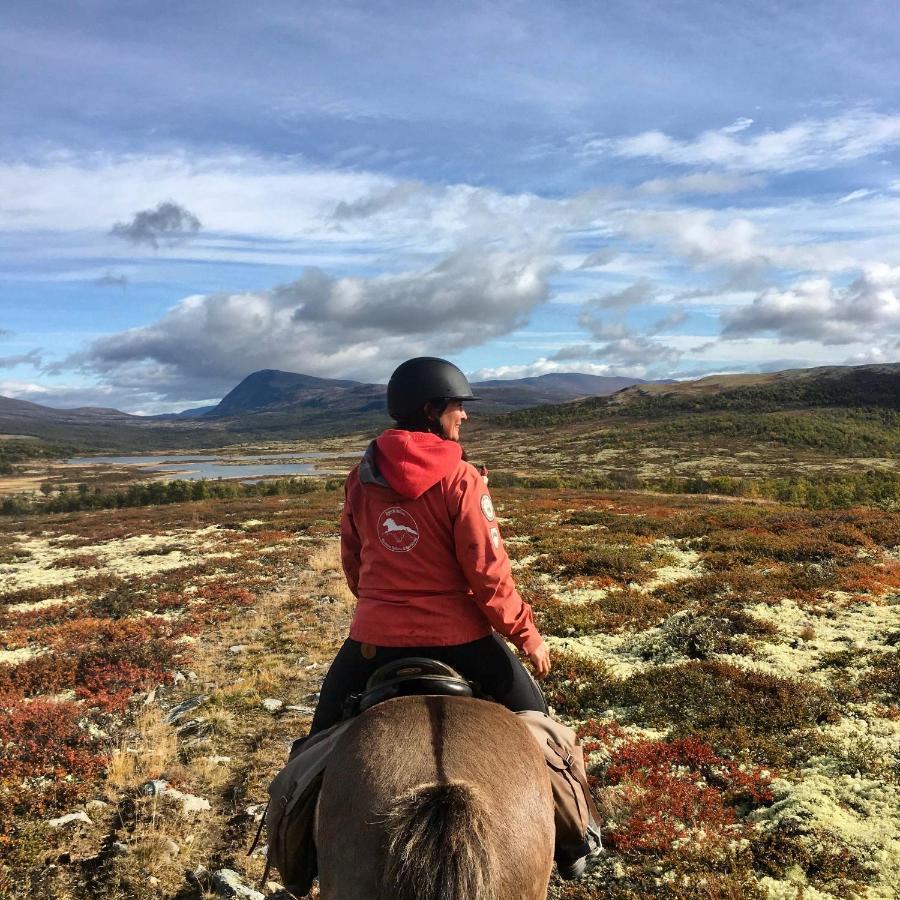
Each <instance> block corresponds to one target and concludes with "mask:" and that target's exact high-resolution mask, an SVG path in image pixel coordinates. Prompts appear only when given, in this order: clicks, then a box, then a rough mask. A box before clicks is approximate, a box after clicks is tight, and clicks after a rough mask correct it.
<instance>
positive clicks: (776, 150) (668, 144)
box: [584, 110, 900, 172]
mask: <svg viewBox="0 0 900 900" xmlns="http://www.w3.org/2000/svg"><path fill="white" fill-rule="evenodd" d="M744 121H745V120H739V123H740V124H741V126H742V127H740V128H737V129H735V126H734V125H731V126H726V127H725V128H719V129H717V130H710V131H705V132H703V133H702V134H700V135H699V136H698V137H696V138H694V139H688V140H679V139H678V138H674V137H670V136H669V135H667V134H665V133H664V132H662V131H645V132H643V133H641V134H637V135H634V136H632V137H620V138H600V139H595V140H592V141H589V142H588V143H587V145H586V146H585V149H584V152H585V153H586V154H588V155H606V154H609V155H612V156H620V157H626V158H643V159H653V160H657V161H658V162H662V163H668V164H671V165H682V166H704V167H709V166H713V167H718V168H722V169H726V170H728V171H732V172H802V171H809V170H823V169H831V168H835V167H836V166H840V165H843V164H845V163H849V162H854V161H856V160H859V159H863V158H865V157H868V156H872V155H875V154H878V153H881V152H883V151H884V150H888V149H890V148H892V147H895V146H897V145H898V144H900V116H897V115H883V114H879V113H874V112H869V111H866V110H857V111H853V112H849V113H845V114H844V115H841V116H836V117H834V118H831V119H803V120H801V121H799V122H796V123H794V124H793V125H790V126H788V127H787V128H783V129H781V130H780V131H772V130H770V131H764V132H762V133H749V127H750V125H749V123H747V124H744ZM736 124H737V123H736Z"/></svg>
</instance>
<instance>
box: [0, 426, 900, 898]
mask: <svg viewBox="0 0 900 900" xmlns="http://www.w3.org/2000/svg"><path fill="white" fill-rule="evenodd" d="M635 427H637V426H635ZM646 427H648V428H649V427H651V425H647V426H646ZM624 431H627V429H624ZM632 437H633V440H632V439H626V438H627V435H624V436H622V435H620V437H619V438H616V439H612V438H611V437H610V435H609V434H608V433H607V432H606V431H603V429H597V430H596V431H594V432H586V431H584V430H581V431H578V432H577V433H575V432H573V433H569V432H567V431H566V426H565V424H562V425H560V424H559V423H555V424H553V426H552V428H547V429H543V428H541V427H537V426H535V427H528V428H522V429H519V430H516V431H512V432H511V431H506V432H505V433H504V434H502V435H498V434H488V433H487V432H486V431H479V430H478V429H477V428H476V429H473V433H472V437H471V439H470V442H469V452H470V455H471V456H472V457H473V458H475V459H477V461H479V462H480V461H481V459H482V458H483V459H485V460H486V461H487V462H488V464H489V465H490V466H491V467H492V468H493V469H494V472H495V474H494V476H493V477H492V480H491V488H492V490H493V493H494V500H495V506H496V508H497V511H498V516H499V520H500V526H501V529H502V531H503V535H504V539H505V542H506V546H507V549H508V551H509V553H510V556H511V557H512V560H513V566H514V571H515V575H516V577H517V580H518V583H519V586H520V588H521V590H522V593H523V594H524V595H525V596H526V598H527V599H529V600H530V601H531V602H532V603H533V605H534V607H535V613H536V616H537V618H538V620H539V623H540V626H541V628H542V630H543V632H544V634H545V635H546V637H547V640H548V642H549V643H550V644H551V647H552V651H553V663H554V670H553V673H552V675H551V676H550V678H549V679H548V681H547V682H545V690H546V693H547V696H548V699H549V701H550V703H551V705H552V706H553V708H554V710H555V712H556V714H557V715H559V716H560V717H561V718H563V719H564V720H566V721H567V722H569V723H571V724H573V726H575V727H576V728H577V729H578V731H579V733H580V735H581V737H582V740H583V741H584V743H585V745H586V750H587V754H588V760H589V771H590V777H591V780H592V787H593V790H594V791H595V795H596V799H597V802H598V805H599V807H600V809H601V810H602V812H603V815H604V836H605V840H606V844H607V847H608V850H609V852H608V854H607V855H606V857H605V858H604V860H603V861H602V863H601V865H600V866H599V867H598V868H597V869H596V870H595V871H594V872H592V873H591V875H590V876H588V877H587V878H586V879H584V880H582V881H581V882H575V883H572V884H562V883H557V882H555V881H554V883H553V885H552V888H551V896H552V897H553V898H554V900H587V898H601V897H603V898H607V897H611V898H623V900H624V898H643V897H661V898H673V900H674V898H710V900H712V898H728V897H731V898H745V897H749V898H753V897H760V898H766V897H768V898H800V897H803V898H851V897H870V898H888V897H894V896H896V895H897V892H898V890H900V754H898V748H900V658H898V654H900V615H898V611H900V514H898V511H897V506H896V502H897V495H896V493H894V494H892V493H891V491H890V490H886V491H883V492H881V493H879V492H878V490H876V489H875V488H872V489H871V490H870V489H869V488H868V487H867V488H866V489H862V488H859V484H864V485H873V484H876V485H882V484H883V483H885V482H883V481H879V479H880V478H882V476H883V477H884V479H888V480H889V479H896V477H897V471H896V469H894V468H893V464H892V461H891V459H890V457H877V454H875V453H873V454H872V455H871V457H866V458H865V459H861V458H860V457H854V456H852V455H850V454H849V453H847V452H846V451H845V450H841V449H840V448H836V447H833V448H832V449H831V450H828V451H827V452H826V451H825V450H823V449H821V448H818V449H815V451H813V450H811V449H810V448H809V446H806V445H804V446H802V447H799V446H787V445H786V444H785V443H784V442H781V443H779V442H778V440H775V441H774V442H769V443H760V442H758V441H757V442H756V443H753V442H747V441H746V440H745V439H744V438H741V439H740V441H743V442H740V441H739V440H738V438H737V437H735V438H733V439H732V438H728V437H722V435H721V434H720V433H717V435H716V437H715V439H713V437H712V436H707V437H704V436H703V435H702V434H700V433H699V432H698V433H697V434H695V435H694V436H693V437H692V438H690V439H689V438H688V436H687V435H682V436H678V435H677V434H674V433H673V434H670V435H668V438H667V440H666V441H665V442H664V441H663V439H664V438H666V437H667V436H666V435H663V434H655V435H654V440H656V441H658V442H659V443H656V444H649V443H645V442H644V438H645V437H646V433H644V432H641V433H640V434H637V435H636V436H632ZM364 441H365V438H364V437H361V438H360V440H359V445H360V446H362V444H363V443H364ZM682 441H684V443H682ZM867 452H868V451H867ZM626 457H628V458H627V459H626ZM526 464H527V468H526V467H525V465H526ZM504 473H505V474H504ZM617 473H618V474H617ZM668 477H671V478H673V479H706V481H704V482H703V483H702V484H701V483H699V482H697V483H692V484H684V483H682V482H679V481H672V482H671V483H667V482H666V481H665V479H666V478H668ZM629 478H634V479H641V480H640V481H638V482H637V483H635V482H630V481H629V480H628V479H629ZM723 478H728V479H741V480H743V481H744V483H745V484H746V485H747V487H746V489H742V490H736V491H730V490H724V489H723V484H724V482H719V481H716V480H715V479H723ZM791 479H793V481H791ZM801 479H805V482H803V483H805V484H806V487H805V488H803V490H799V488H798V490H797V492H796V493H790V492H788V495H787V496H785V497H783V498H778V497H777V492H775V491H773V490H769V489H768V488H767V487H766V485H767V484H769V483H771V484H776V483H780V482H782V481H784V482H785V483H787V482H790V483H791V484H794V485H800V484H801ZM835 483H843V484H847V485H849V486H850V487H848V488H847V490H846V491H843V492H842V493H840V495H837V494H829V493H827V489H828V485H830V484H831V485H833V484H835ZM813 487H814V488H815V489H816V490H818V491H822V492H825V493H815V491H813V492H812V493H811V489H812V488H813ZM189 488H190V486H188V487H178V488H170V487H169V488H165V490H164V491H163V490H162V489H161V488H150V487H146V488H141V489H140V491H139V490H138V489H137V488H136V487H135V488H134V490H133V491H132V494H130V495H129V493H128V492H129V490H131V488H129V487H128V486H125V487H122V488H121V490H120V491H119V490H117V489H116V490H114V489H112V488H109V489H108V488H106V487H104V488H103V489H102V490H99V491H97V492H94V491H93V489H87V490H85V491H83V492H79V491H78V490H77V489H76V490H74V491H72V492H71V493H72V494H73V495H75V496H80V499H81V501H82V502H80V503H73V504H72V505H71V506H68V505H61V506H54V505H51V503H50V501H52V500H54V499H55V498H58V497H59V496H60V494H59V493H57V492H55V491H48V492H47V494H46V496H45V497H43V498H38V497H35V498H34V499H33V501H31V502H30V505H27V506H25V505H23V506H22V507H21V508H18V509H12V508H11V509H9V510H7V515H5V516H3V517H2V518H0V628H2V642H0V743H2V750H3V752H2V754H0V860H2V861H0V895H2V896H10V897H23V898H24V897H35V896H42V895H43V896H53V897H58V898H88V897H90V898H117V897H135V898H151V897H154V898H155V897H171V898H174V897H178V898H182V900H186V898H200V897H203V896H207V895H208V893H209V892H211V891H212V890H213V889H214V886H215V873H216V872H217V871H219V870H221V869H232V870H234V871H235V872H237V873H238V875H239V876H240V878H242V879H243V881H244V883H245V884H248V885H250V884H254V882H258V881H259V879H260V877H261V875H262V872H263V866H264V858H263V854H262V852H261V851H259V850H257V851H256V852H255V853H254V854H253V855H251V856H249V857H248V856H246V850H247V848H248V847H249V845H250V843H251V841H252V837H253V834H254V833H255V831H256V828H257V826H258V822H259V819H260V817H261V815H262V809H263V805H264V803H265V799H266V785H267V783H268V781H269V779H270V778H271V777H272V775H273V774H274V773H275V772H276V771H277V769H278V768H279V767H280V766H281V765H282V764H283V762H284V760H285V758H286V755H287V751H288V748H289V745H290V742H291V740H292V739H293V738H295V737H297V736H298V735H300V734H303V733H305V731H306V729H307V727H308V725H309V722H310V715H311V712H312V707H313V706H314V703H315V696H316V691H317V689H318V686H319V684H320V681H321V678H322V676H323V674H324V669H325V667H326V666H327V664H328V662H329V661H330V659H331V657H332V656H333V654H334V652H335V650H336V648H337V646H338V644H339V642H340V641H341V639H342V638H343V636H344V634H345V633H346V629H347V624H348V622H349V618H350V616H351V614H352V608H353V607H352V600H353V598H352V597H351V596H350V595H349V593H348V591H347V589H346V587H345V585H344V582H343V578H342V575H341V572H340V560H339V553H338V540H337V521H338V515H339V511H340V506H341V501H342V496H341V492H340V490H339V489H338V488H339V482H338V481H336V480H334V479H331V480H329V479H327V478H324V477H323V478H321V479H317V480H308V481H305V482H304V483H303V486H302V488H301V487H300V486H298V485H297V484H295V485H294V486H293V487H292V486H291V485H290V484H289V483H288V482H284V483H282V485H281V487H277V486H275V487H268V488H255V489H253V491H252V492H249V491H247V490H244V489H237V488H233V489H232V488H229V489H227V490H226V489H224V488H222V487H221V486H220V487H217V488H215V490H213V489H210V488H209V486H207V488H206V490H205V491H204V489H202V488H190V491H189V492H187V493H184V492H186V491H188V489H189ZM654 488H655V489H654ZM195 490H196V491H197V493H196V494H195V493H193V492H194V491H195ZM892 490H893V489H892ZM141 491H143V493H141ZM170 491H171V493H170ZM154 492H156V493H154ZM179 492H182V493H179ZM217 492H218V493H217ZM119 495H121V496H123V497H130V499H129V501H128V502H118V500H116V501H115V502H112V501H110V502H106V500H105V499H104V498H106V497H108V496H119ZM157 495H158V496H157ZM773 495H774V496H773ZM91 498H95V499H91ZM132 501H133V502H132ZM138 503H141V504H142V505H138ZM180 704H182V705H180ZM73 813H75V814H81V815H79V816H77V817H76V818H74V819H72V820H70V821H68V822H67V821H66V820H65V818H64V817H66V816H68V815H69V814H73ZM271 877H272V878H273V879H274V878H276V877H277V876H276V875H275V874H274V873H273V875H272V876H271ZM265 890H268V891H273V892H274V891H277V890H278V886H277V883H275V882H274V881H272V882H270V883H269V884H268V886H266V887H265ZM313 896H315V894H314V895H313Z"/></svg>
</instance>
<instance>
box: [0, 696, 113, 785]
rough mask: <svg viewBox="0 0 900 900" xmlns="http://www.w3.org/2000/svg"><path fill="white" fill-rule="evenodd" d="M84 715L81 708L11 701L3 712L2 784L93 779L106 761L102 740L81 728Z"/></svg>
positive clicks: (0, 725) (0, 741)
mask: <svg viewBox="0 0 900 900" xmlns="http://www.w3.org/2000/svg"><path fill="white" fill-rule="evenodd" d="M84 714H85V713H84V710H83V709H81V708H80V707H79V706H78V705H77V704H75V703H55V702H53V701H46V700H34V701H32V702H31V703H16V702H15V701H14V700H12V701H10V700H9V698H7V700H6V701H5V703H4V708H2V709H0V748H2V751H3V752H2V753H0V781H5V780H7V779H22V778H37V777H43V778H65V777H66V776H70V775H71V776H73V777H74V778H76V779H84V778H92V777H95V776H96V775H98V774H99V773H100V772H102V771H103V769H104V767H105V766H106V758H105V756H103V754H102V753H100V752H99V748H98V744H97V740H96V738H94V737H92V736H91V735H90V734H89V733H88V732H87V731H85V730H84V729H83V728H81V727H79V724H78V723H79V720H80V719H82V718H83V717H84Z"/></svg>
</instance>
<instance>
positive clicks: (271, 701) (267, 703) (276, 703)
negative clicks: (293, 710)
mask: <svg viewBox="0 0 900 900" xmlns="http://www.w3.org/2000/svg"><path fill="white" fill-rule="evenodd" d="M262 705H263V706H264V707H265V709H267V710H268V711H269V712H270V713H277V712H278V711H279V710H280V709H281V708H282V707H283V706H284V700H276V699H275V698H274V697H266V699H265V700H263V702H262Z"/></svg>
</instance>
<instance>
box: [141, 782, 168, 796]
mask: <svg viewBox="0 0 900 900" xmlns="http://www.w3.org/2000/svg"><path fill="white" fill-rule="evenodd" d="M168 789H169V782H168V781H163V780H162V779H161V778H154V779H153V780H152V781H148V782H147V783H146V784H142V785H141V793H142V794H143V795H144V796H145V797H160V796H162V795H163V794H164V793H165V792H166V791H167V790H168Z"/></svg>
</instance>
